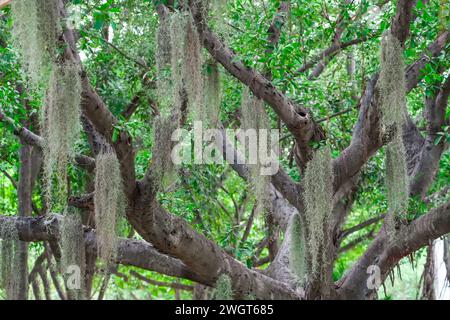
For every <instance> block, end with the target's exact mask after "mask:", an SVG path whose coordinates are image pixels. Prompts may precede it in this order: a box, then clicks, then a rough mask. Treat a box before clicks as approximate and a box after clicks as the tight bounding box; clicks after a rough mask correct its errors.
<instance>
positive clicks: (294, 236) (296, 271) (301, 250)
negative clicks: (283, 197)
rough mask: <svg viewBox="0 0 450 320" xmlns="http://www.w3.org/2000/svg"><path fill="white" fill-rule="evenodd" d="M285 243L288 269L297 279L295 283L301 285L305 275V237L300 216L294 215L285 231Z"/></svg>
mask: <svg viewBox="0 0 450 320" xmlns="http://www.w3.org/2000/svg"><path fill="white" fill-rule="evenodd" d="M285 241H286V243H287V248H288V250H287V252H288V256H289V269H290V271H291V272H292V274H293V275H295V277H296V278H297V281H296V282H297V283H298V284H302V283H303V282H304V281H305V279H306V275H307V272H308V270H307V263H306V247H305V241H306V239H305V235H304V232H303V229H302V226H301V223H300V216H299V215H298V214H295V215H294V216H293V217H292V219H291V221H290V223H289V226H288V228H287V230H286V234H285Z"/></svg>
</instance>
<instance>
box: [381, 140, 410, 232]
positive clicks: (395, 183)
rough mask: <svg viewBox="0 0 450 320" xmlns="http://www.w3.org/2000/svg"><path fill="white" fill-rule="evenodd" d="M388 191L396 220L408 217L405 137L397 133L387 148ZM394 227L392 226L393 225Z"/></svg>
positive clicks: (386, 182)
mask: <svg viewBox="0 0 450 320" xmlns="http://www.w3.org/2000/svg"><path fill="white" fill-rule="evenodd" d="M385 184H386V192H387V195H386V196H387V202H388V207H389V213H390V214H391V215H393V216H394V220H396V221H400V220H404V219H406V213H407V210H408V199H409V184H408V173H407V169H406V152H405V148H404V145H403V139H402V137H401V136H400V135H399V134H396V135H395V137H394V140H393V141H392V142H390V143H389V144H388V146H387V149H386V178H385ZM391 227H392V226H391Z"/></svg>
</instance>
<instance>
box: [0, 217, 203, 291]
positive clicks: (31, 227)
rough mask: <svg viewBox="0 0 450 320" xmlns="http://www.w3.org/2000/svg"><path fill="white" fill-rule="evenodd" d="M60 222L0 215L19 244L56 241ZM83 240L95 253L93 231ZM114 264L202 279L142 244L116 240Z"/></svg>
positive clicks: (177, 261)
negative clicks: (14, 233)
mask: <svg viewBox="0 0 450 320" xmlns="http://www.w3.org/2000/svg"><path fill="white" fill-rule="evenodd" d="M61 219H62V217H61V216H59V215H56V214H53V215H51V216H41V217H36V218H31V217H8V216H0V228H1V227H2V226H4V225H5V224H11V223H13V224H15V226H16V228H17V231H18V235H19V239H20V240H22V241H26V242H40V241H55V240H57V239H58V238H59V225H60V221H61ZM84 239H85V245H86V249H87V250H88V251H89V252H96V250H97V244H96V237H95V232H94V231H93V230H92V229H89V228H87V229H85V231H84ZM117 262H118V263H120V264H123V265H128V266H135V267H138V268H142V269H146V270H151V271H155V272H159V273H162V274H166V275H169V276H174V277H179V278H186V279H189V280H193V281H197V282H202V281H204V279H203V277H201V276H198V275H196V274H195V273H193V272H192V271H190V270H189V269H188V268H187V267H186V266H185V265H184V264H183V263H182V262H181V261H179V260H178V259H175V258H172V257H169V256H166V255H164V254H161V253H159V252H158V251H157V250H156V249H155V248H154V247H152V246H151V245H150V244H148V243H146V242H145V241H138V240H131V239H120V241H119V248H118V255H117Z"/></svg>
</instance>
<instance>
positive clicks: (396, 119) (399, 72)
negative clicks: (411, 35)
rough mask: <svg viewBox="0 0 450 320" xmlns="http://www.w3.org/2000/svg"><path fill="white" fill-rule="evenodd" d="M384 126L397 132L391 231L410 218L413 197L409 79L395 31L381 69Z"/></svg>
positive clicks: (391, 164) (390, 164)
mask: <svg viewBox="0 0 450 320" xmlns="http://www.w3.org/2000/svg"><path fill="white" fill-rule="evenodd" d="M378 81H379V87H380V96H381V113H382V119H381V124H382V129H384V131H385V132H386V131H390V132H394V137H393V140H392V141H391V142H390V143H389V144H388V146H387V150H386V178H385V184H386V191H387V200H388V206H389V212H390V215H392V217H389V219H388V227H389V228H390V229H391V231H392V230H393V229H394V227H395V225H396V224H398V222H400V220H403V219H405V218H406V216H405V215H406V212H407V207H408V197H409V184H408V177H407V164H406V153H405V147H404V145H403V139H402V133H403V125H404V123H405V121H406V112H407V110H406V80H405V65H404V62H403V48H402V46H401V44H400V42H399V41H398V40H397V38H395V37H394V36H393V35H392V34H391V33H388V34H386V35H384V36H383V40H382V43H381V70H380V77H379V80H378Z"/></svg>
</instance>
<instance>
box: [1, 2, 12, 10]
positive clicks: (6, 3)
mask: <svg viewBox="0 0 450 320" xmlns="http://www.w3.org/2000/svg"><path fill="white" fill-rule="evenodd" d="M10 3H11V0H0V9H3V8H4V7H6V6H7V5H9V4H10Z"/></svg>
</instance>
